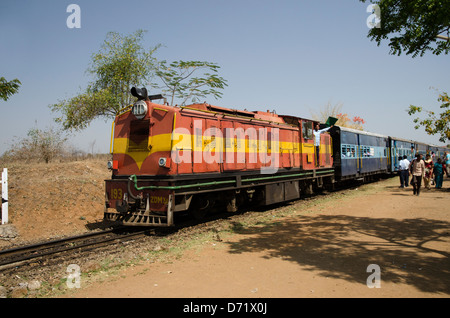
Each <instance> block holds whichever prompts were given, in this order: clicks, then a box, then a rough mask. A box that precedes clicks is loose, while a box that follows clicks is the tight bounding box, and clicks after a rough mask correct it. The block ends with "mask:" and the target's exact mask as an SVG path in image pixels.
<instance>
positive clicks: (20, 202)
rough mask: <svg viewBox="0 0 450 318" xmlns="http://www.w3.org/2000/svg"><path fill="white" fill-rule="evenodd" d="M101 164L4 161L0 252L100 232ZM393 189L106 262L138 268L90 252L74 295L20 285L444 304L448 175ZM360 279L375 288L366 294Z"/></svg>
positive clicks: (280, 212) (254, 215)
mask: <svg viewBox="0 0 450 318" xmlns="http://www.w3.org/2000/svg"><path fill="white" fill-rule="evenodd" d="M105 163H106V160H105V159H97V160H84V161H78V162H67V163H52V164H48V165H44V164H40V165H32V164H9V165H8V166H7V167H8V174H9V203H10V208H9V214H10V223H11V224H12V225H13V226H14V227H15V228H16V230H17V233H18V236H17V237H16V238H13V239H0V249H6V248H12V247H14V246H17V245H21V244H25V243H30V242H36V241H42V240H45V239H52V238H58V237H61V236H68V235H69V236H70V235H75V234H78V233H84V232H88V231H91V230H98V229H101V228H102V227H103V226H104V225H105V224H104V223H103V222H102V218H103V197H104V188H103V180H104V179H106V178H108V177H109V175H110V172H109V171H108V170H107V169H106V164H105ZM398 186H399V181H398V178H391V179H387V180H384V181H380V182H376V183H372V184H369V185H363V186H359V187H358V188H353V189H350V190H344V191H341V192H337V193H332V194H328V195H319V196H317V197H316V198H315V199H312V200H299V201H296V202H291V203H288V204H284V205H281V206H277V207H272V208H269V209H267V210H265V211H263V212H251V213H245V214H243V215H236V216H233V217H230V218H229V219H225V220H223V221H222V220H220V221H216V222H215V223H213V224H212V225H208V224H206V225H205V226H204V227H203V228H202V227H200V228H196V229H183V230H182V231H179V233H177V234H176V235H174V236H173V237H170V238H164V237H162V238H160V241H159V242H160V243H159V244H160V245H161V246H163V247H161V246H159V245H158V246H156V247H155V246H143V247H139V248H138V247H137V246H136V249H134V248H131V246H132V245H133V243H132V242H131V243H128V245H126V246H124V247H123V248H122V250H123V252H120V251H121V250H119V253H120V254H114V255H115V256H112V257H114V258H115V262H116V263H121V264H122V261H121V260H119V259H124V260H125V259H127V258H129V259H133V258H136V256H139V259H140V261H138V262H129V263H127V265H126V266H120V267H119V270H118V271H116V270H111V269H108V266H106V265H105V261H104V259H107V256H105V255H104V254H103V252H102V253H98V254H99V256H98V257H99V259H98V260H91V259H90V260H87V261H86V262H84V263H83V264H81V263H80V265H81V272H82V274H83V275H82V277H81V288H80V289H76V288H74V289H70V290H67V289H66V288H65V287H64V286H65V283H62V284H61V283H59V285H55V286H56V287H53V288H52V283H51V280H48V279H47V278H45V277H44V276H43V274H39V273H38V274H36V275H35V273H34V272H33V273H32V272H30V273H29V274H28V276H29V277H27V279H29V280H31V279H38V280H39V281H40V282H41V283H42V285H43V286H49V287H48V288H47V289H48V290H53V289H55V288H56V290H57V292H56V293H55V294H53V292H44V297H74V298H83V297H101V298H112V297H123V298H127V297H138V298H139V297H146V298H150V297H151V298H196V297H207V298H211V297H213V298H229V297H232V298H281V297H283V298H310V297H313V298H322V297H339V298H341V297H342V298H352V297H368V298H374V297H375V298H376V297H387V298H389V297H411V298H416V297H440V298H448V297H449V296H450V258H449V253H450V237H449V233H450V178H445V181H444V187H443V189H442V190H436V189H431V190H422V193H421V195H420V196H419V197H417V196H413V194H412V189H411V187H409V188H407V189H400V188H399V187H398ZM205 233H206V234H207V235H206V234H205ZM149 244H150V243H149ZM105 253H106V252H105ZM115 253H117V251H116V252H115ZM141 255H143V256H141ZM68 262H70V263H73V262H74V261H73V260H68ZM107 262H109V263H111V261H108V260H107ZM112 263H114V262H112ZM85 264H87V265H85ZM371 264H375V271H374V270H373V269H371V267H369V266H370V265H371ZM66 267H67V264H63V265H62V268H63V269H62V270H61V272H56V273H55V274H52V275H53V277H54V279H53V280H54V281H58V282H59V281H63V282H64V280H63V278H64V276H66V275H67V272H66V271H65V268H66ZM368 267H369V271H368ZM89 268H90V269H89ZM376 269H379V272H377V271H376ZM42 270H43V271H44V270H47V268H43V269H42ZM377 273H379V276H376V274H377ZM13 274H14V275H12V279H9V280H8V283H7V282H6V280H7V279H6V278H8V277H4V276H1V275H3V274H2V273H0V285H4V286H5V287H8V288H9V286H14V285H12V283H11V284H10V283H9V281H13V282H14V281H15V278H14V277H16V276H17V275H15V274H18V273H13ZM19 276H20V277H21V279H17V281H18V282H19V280H20V281H22V280H23V279H25V277H24V275H23V274H22V273H20V275H19ZM25 276H26V275H25ZM1 277H3V282H1V280H2V279H1ZM376 278H379V280H378V279H376ZM368 280H369V285H371V284H374V283H377V282H379V283H380V285H379V287H380V288H376V287H374V288H369V287H368V284H367V282H368ZM14 284H16V285H17V283H14ZM62 287H63V288H62ZM61 288H62V290H60V289H61ZM8 295H10V294H8ZM35 295H36V294H35ZM37 295H38V294H37ZM29 296H31V294H28V296H27V297H29Z"/></svg>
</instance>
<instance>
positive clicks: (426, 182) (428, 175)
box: [423, 154, 433, 190]
mask: <svg viewBox="0 0 450 318" xmlns="http://www.w3.org/2000/svg"><path fill="white" fill-rule="evenodd" d="M432 179H433V160H432V159H431V156H430V154H427V155H426V156H425V175H424V178H423V186H424V187H425V188H427V189H428V190H430V188H431V186H430V183H431V180H432Z"/></svg>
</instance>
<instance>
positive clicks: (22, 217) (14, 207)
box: [0, 158, 110, 247]
mask: <svg viewBox="0 0 450 318" xmlns="http://www.w3.org/2000/svg"><path fill="white" fill-rule="evenodd" d="M106 162H107V159H106V158H91V159H85V160H81V161H71V162H51V163H48V164H45V163H21V162H9V163H7V165H6V164H4V163H1V162H0V167H1V168H8V183H9V223H11V224H13V225H14V226H15V227H16V229H17V230H18V232H19V238H17V239H15V240H14V241H15V242H14V243H17V242H18V241H35V240H41V239H47V238H54V237H58V236H61V235H72V234H77V233H82V232H85V231H87V230H88V228H87V225H89V224H92V223H96V222H100V221H101V220H102V219H103V204H104V180H105V179H107V178H110V171H109V170H108V169H107V167H106ZM0 247H1V245H0Z"/></svg>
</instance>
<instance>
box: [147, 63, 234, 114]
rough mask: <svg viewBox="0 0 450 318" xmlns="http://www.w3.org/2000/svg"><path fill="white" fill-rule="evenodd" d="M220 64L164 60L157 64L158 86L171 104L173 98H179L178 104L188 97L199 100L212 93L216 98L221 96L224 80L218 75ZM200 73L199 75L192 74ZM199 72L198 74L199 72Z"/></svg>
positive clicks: (182, 103)
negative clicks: (159, 82)
mask: <svg viewBox="0 0 450 318" xmlns="http://www.w3.org/2000/svg"><path fill="white" fill-rule="evenodd" d="M219 68H220V66H218V65H217V64H215V63H210V62H201V61H175V62H172V63H170V64H169V65H167V62H166V61H162V62H161V63H160V64H159V69H158V70H157V71H156V76H158V77H159V79H160V80H161V82H162V83H163V85H162V86H160V88H161V89H162V90H163V92H164V93H166V94H167V95H168V97H169V98H170V101H171V102H170V104H171V105H173V103H174V99H175V98H179V99H180V105H185V104H186V102H187V101H188V100H189V99H190V100H191V101H192V102H198V101H200V98H205V97H207V96H208V95H212V96H213V97H214V98H216V99H218V98H220V97H222V92H220V91H219V90H218V89H224V88H225V86H228V85H227V84H226V82H227V81H226V80H225V79H223V78H222V77H220V76H218V74H217V73H218V70H219ZM194 73H195V75H200V76H194ZM199 73H200V74H199Z"/></svg>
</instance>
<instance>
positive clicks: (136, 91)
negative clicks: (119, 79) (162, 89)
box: [131, 86, 148, 100]
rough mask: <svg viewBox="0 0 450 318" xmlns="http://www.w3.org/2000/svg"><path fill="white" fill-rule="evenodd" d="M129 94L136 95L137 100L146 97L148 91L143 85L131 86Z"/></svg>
mask: <svg viewBox="0 0 450 318" xmlns="http://www.w3.org/2000/svg"><path fill="white" fill-rule="evenodd" d="M131 95H133V96H134V97H137V99H138V100H143V99H148V92H147V89H146V88H145V87H142V88H136V87H134V86H133V87H132V88H131Z"/></svg>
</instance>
